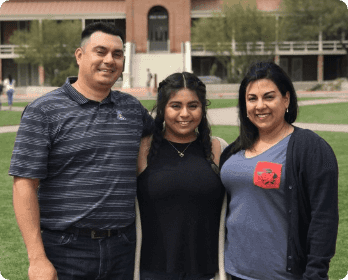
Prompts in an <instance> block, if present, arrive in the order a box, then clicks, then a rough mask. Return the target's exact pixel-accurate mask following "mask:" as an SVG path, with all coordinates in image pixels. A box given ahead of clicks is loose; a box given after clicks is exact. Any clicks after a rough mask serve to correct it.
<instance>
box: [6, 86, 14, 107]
mask: <svg viewBox="0 0 348 280" xmlns="http://www.w3.org/2000/svg"><path fill="white" fill-rule="evenodd" d="M13 92H14V90H11V89H10V90H8V91H7V100H8V106H11V105H12V102H13Z"/></svg>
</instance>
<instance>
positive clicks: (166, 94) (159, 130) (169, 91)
mask: <svg viewBox="0 0 348 280" xmlns="http://www.w3.org/2000/svg"><path fill="white" fill-rule="evenodd" d="M184 88H187V89H189V90H192V91H194V92H195V93H196V94H197V97H198V99H199V101H200V102H201V103H202V120H201V122H200V124H199V125H198V136H197V139H198V141H199V142H200V143H201V145H203V148H204V153H205V157H206V159H207V160H208V161H209V162H210V163H212V164H213V154H212V148H211V145H212V144H211V138H210V134H211V130H210V126H209V123H208V120H207V106H209V105H210V101H209V100H208V99H207V97H206V96H207V91H206V87H205V84H204V83H203V82H202V81H201V80H200V79H199V78H198V77H197V76H196V75H194V74H192V73H188V72H182V73H174V74H172V75H170V76H168V77H167V78H166V79H165V80H163V81H162V82H160V84H159V87H158V95H157V102H156V105H155V106H154V108H153V109H152V112H155V113H156V117H155V129H154V132H153V138H152V142H151V147H150V151H149V154H148V157H147V162H148V164H151V162H152V161H153V160H154V158H155V157H156V155H157V151H158V148H159V146H160V144H161V142H162V141H163V123H164V112H165V107H166V105H167V103H168V101H169V99H170V98H171V97H172V96H173V94H175V93H177V92H178V91H179V90H181V89H184ZM214 170H215V169H214Z"/></svg>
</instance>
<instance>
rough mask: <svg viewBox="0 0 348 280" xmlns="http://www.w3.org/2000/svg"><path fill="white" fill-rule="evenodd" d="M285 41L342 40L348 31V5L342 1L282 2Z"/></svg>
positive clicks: (306, 0)
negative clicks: (343, 34)
mask: <svg viewBox="0 0 348 280" xmlns="http://www.w3.org/2000/svg"><path fill="white" fill-rule="evenodd" d="M281 9H282V10H283V12H284V15H285V17H283V25H284V32H283V36H282V38H283V39H285V40H305V41H309V40H315V41H317V40H318V36H319V35H320V34H322V36H323V39H324V40H332V39H335V40H341V39H342V32H345V31H348V10H347V5H346V4H345V3H344V2H342V1H341V0H282V7H281Z"/></svg>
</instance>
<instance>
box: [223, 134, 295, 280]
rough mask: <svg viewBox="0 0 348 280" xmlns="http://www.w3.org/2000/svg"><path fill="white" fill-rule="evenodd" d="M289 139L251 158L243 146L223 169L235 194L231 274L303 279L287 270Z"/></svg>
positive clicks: (228, 257)
mask: <svg viewBox="0 0 348 280" xmlns="http://www.w3.org/2000/svg"><path fill="white" fill-rule="evenodd" d="M289 139H290V136H287V137H286V138H284V139H283V140H282V141H280V142H279V143H277V144H276V145H275V146H273V147H271V148H269V149H268V150H267V151H265V152H263V153H262V154H260V155H258V156H255V157H252V158H246V157H245V155H244V154H245V151H244V150H242V151H240V152H238V153H236V154H235V155H233V156H232V157H230V158H229V159H228V160H227V161H226V162H225V163H224V165H223V167H222V169H221V180H222V182H223V184H224V186H225V187H226V189H227V191H228V193H229V194H230V195H231V201H230V203H229V210H228V214H227V218H226V227H227V234H226V245H225V269H226V271H227V272H228V273H229V274H231V275H234V276H237V277H240V278H242V279H248V280H255V279H262V280H267V279H269V280H274V279H277V280H285V279H286V280H289V279H291V280H294V279H301V277H297V276H294V275H292V274H290V273H288V272H287V271H286V252H287V235H288V234H287V233H288V222H287V218H286V216H287V213H286V205H285V203H286V200H285V190H284V187H285V176H286V174H285V162H286V150H287V146H288V142H289Z"/></svg>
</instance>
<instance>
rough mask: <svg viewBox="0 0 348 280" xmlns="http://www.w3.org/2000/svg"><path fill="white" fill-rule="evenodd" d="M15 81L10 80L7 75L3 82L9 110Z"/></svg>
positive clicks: (9, 76)
mask: <svg viewBox="0 0 348 280" xmlns="http://www.w3.org/2000/svg"><path fill="white" fill-rule="evenodd" d="M15 83H16V81H15V80H14V79H12V76H11V75H8V78H7V79H5V81H4V87H5V91H6V93H7V101H8V106H9V107H10V110H12V102H13V93H14V88H15Z"/></svg>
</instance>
